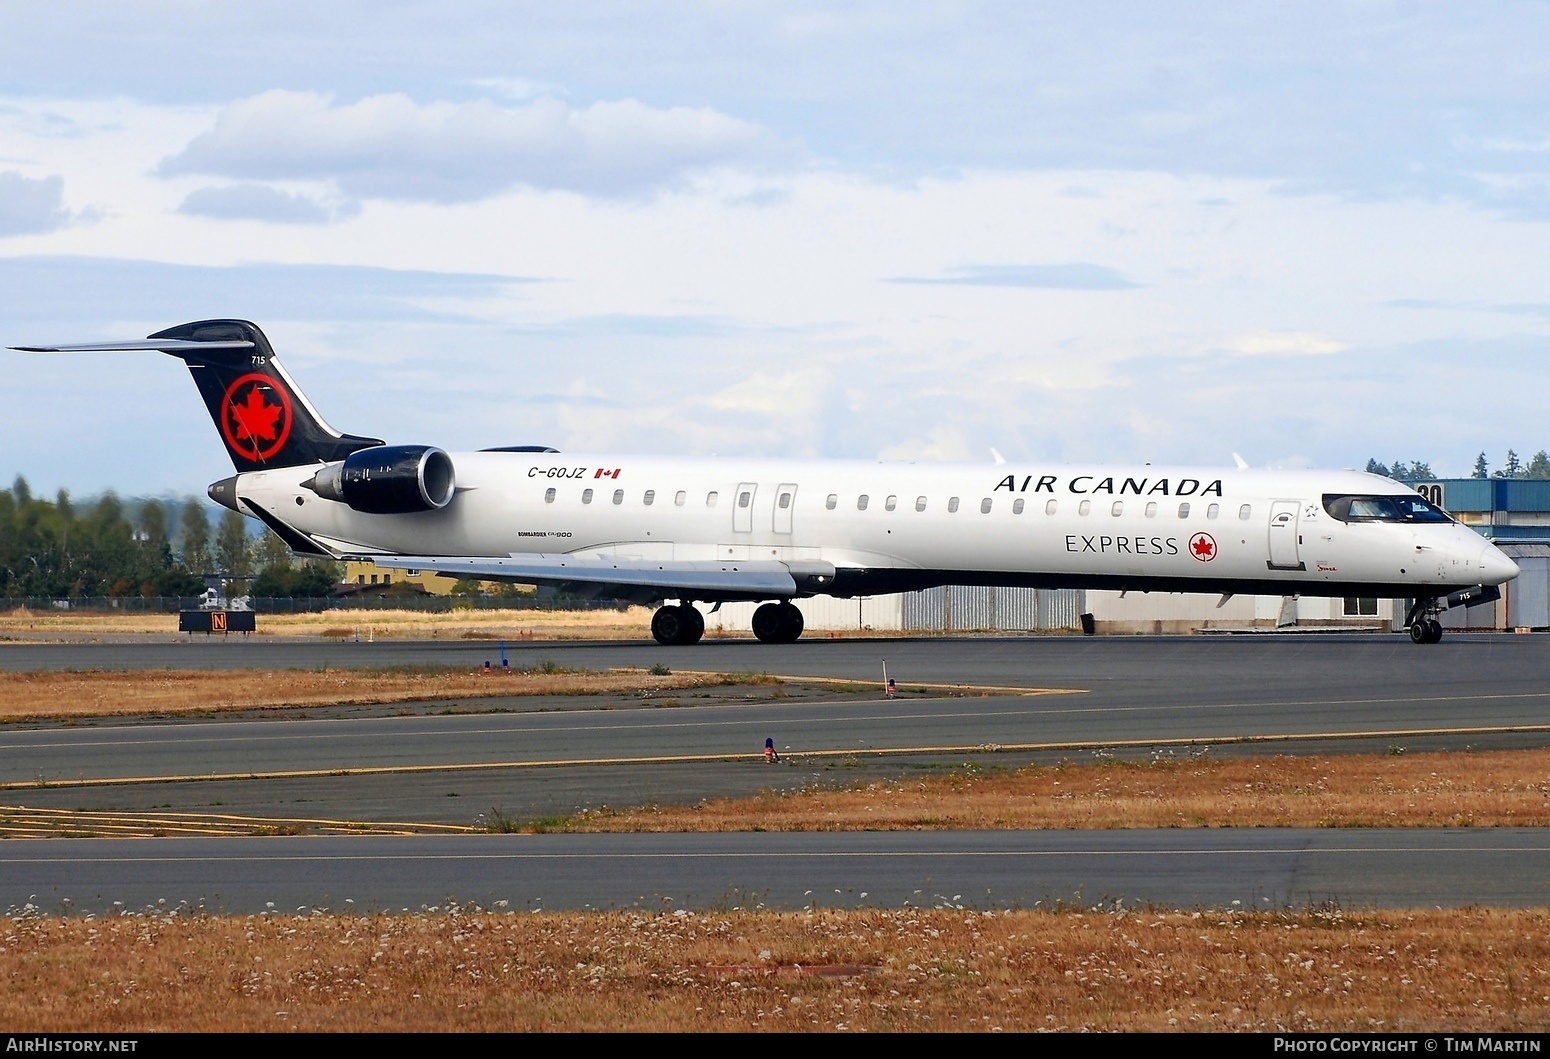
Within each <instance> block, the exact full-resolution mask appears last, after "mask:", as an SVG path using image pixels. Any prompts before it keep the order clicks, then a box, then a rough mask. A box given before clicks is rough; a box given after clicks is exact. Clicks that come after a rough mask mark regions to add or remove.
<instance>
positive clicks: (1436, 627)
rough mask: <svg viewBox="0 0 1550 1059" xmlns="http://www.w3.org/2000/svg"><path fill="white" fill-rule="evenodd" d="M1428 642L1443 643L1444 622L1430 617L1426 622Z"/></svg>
mask: <svg viewBox="0 0 1550 1059" xmlns="http://www.w3.org/2000/svg"><path fill="white" fill-rule="evenodd" d="M1426 642H1427V643H1442V622H1440V621H1438V620H1437V619H1436V618H1429V619H1427V622H1426Z"/></svg>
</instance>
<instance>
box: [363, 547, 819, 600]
mask: <svg viewBox="0 0 1550 1059" xmlns="http://www.w3.org/2000/svg"><path fill="white" fill-rule="evenodd" d="M351 558H359V559H362V560H369V561H370V562H374V563H376V564H377V565H378V566H388V567H392V568H394V569H400V570H431V571H435V572H436V573H438V574H446V575H448V576H450V577H471V578H478V579H480V580H486V581H514V582H518V583H521V584H553V585H559V584H584V585H592V586H597V587H599V588H619V589H625V590H639V589H650V590H660V591H661V592H663V593H665V595H666V596H675V595H677V594H680V593H689V594H694V595H695V596H696V598H702V599H722V598H726V599H734V598H735V599H744V598H746V599H776V598H780V599H787V598H790V597H791V596H794V595H796V593H797V584H796V579H795V578H794V577H792V575H791V569H790V567H788V566H787V565H786V564H785V563H780V562H774V561H757V562H741V561H738V562H731V561H729V562H650V561H647V560H630V559H586V558H582V557H581V556H576V555H565V554H560V555H545V554H533V555H522V556H512V557H507V558H499V557H493V556H492V557H483V558H467V559H465V558H453V557H449V556H435V555H394V556H386V555H361V556H352V557H351ZM625 594H636V593H630V592H628V591H627V592H626V593H625Z"/></svg>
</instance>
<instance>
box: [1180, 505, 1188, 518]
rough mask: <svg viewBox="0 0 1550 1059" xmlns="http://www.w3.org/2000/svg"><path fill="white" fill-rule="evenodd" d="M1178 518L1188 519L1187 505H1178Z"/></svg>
mask: <svg viewBox="0 0 1550 1059" xmlns="http://www.w3.org/2000/svg"><path fill="white" fill-rule="evenodd" d="M1179 518H1189V505H1188V504H1180V505H1179Z"/></svg>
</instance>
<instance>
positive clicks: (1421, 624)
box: [1410, 620, 1432, 643]
mask: <svg viewBox="0 0 1550 1059" xmlns="http://www.w3.org/2000/svg"><path fill="white" fill-rule="evenodd" d="M1431 624H1432V623H1431V622H1429V621H1424V620H1423V621H1413V622H1411V623H1410V642H1411V643H1426V642H1428V641H1429V640H1430V639H1431V632H1432V630H1431Z"/></svg>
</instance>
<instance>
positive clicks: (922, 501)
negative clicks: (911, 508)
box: [915, 496, 926, 511]
mask: <svg viewBox="0 0 1550 1059" xmlns="http://www.w3.org/2000/svg"><path fill="white" fill-rule="evenodd" d="M915 510H916V511H924V510H926V498H925V497H923V496H917V497H916V498H915Z"/></svg>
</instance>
